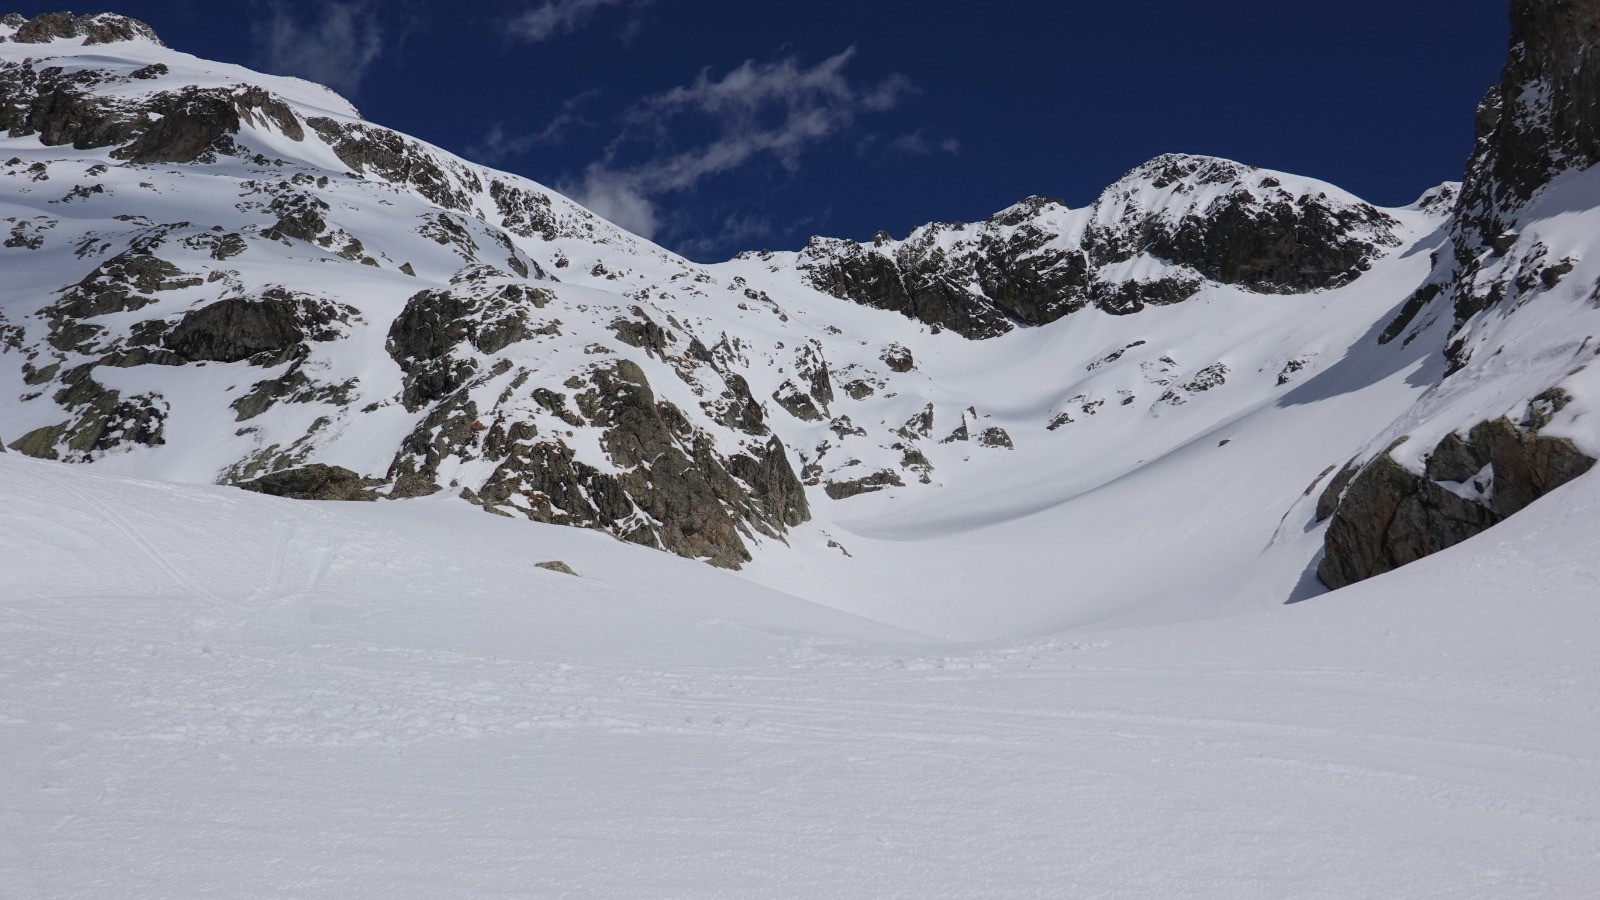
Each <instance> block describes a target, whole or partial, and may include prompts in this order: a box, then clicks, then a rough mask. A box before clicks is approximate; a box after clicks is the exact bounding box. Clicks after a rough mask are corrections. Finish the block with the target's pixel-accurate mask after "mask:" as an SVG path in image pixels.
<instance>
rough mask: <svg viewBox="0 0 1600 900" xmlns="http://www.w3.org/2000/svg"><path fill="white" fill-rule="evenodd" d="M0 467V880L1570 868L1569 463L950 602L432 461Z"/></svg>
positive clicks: (1586, 827) (519, 879) (1460, 889)
mask: <svg viewBox="0 0 1600 900" xmlns="http://www.w3.org/2000/svg"><path fill="white" fill-rule="evenodd" d="M0 476H3V479H4V484H5V485H6V491H7V502H6V503H5V504H4V506H3V507H0V554H3V555H4V556H5V558H7V559H9V560H28V561H29V562H28V565H26V566H20V567H19V566H15V565H11V566H7V567H5V569H4V571H3V572H0V595H3V596H4V597H5V598H6V599H5V602H4V603H3V604H0V629H4V632H5V640H4V641H3V642H0V672H3V673H4V677H5V684H6V685H7V686H6V689H5V690H4V691H3V692H0V734H4V735H5V738H4V741H5V746H6V747H7V759H8V764H7V765H6V766H5V767H4V768H3V770H0V834H3V835H5V837H4V838H0V877H3V878H4V883H5V884H6V885H8V887H7V891H6V892H7V893H8V894H9V895H11V896H18V897H41V898H45V897H68V896H88V895H104V894H105V893H108V892H109V893H114V894H116V895H117V896H120V897H130V898H131V897H156V896H205V895H220V896H229V897H267V896H284V895H294V896H301V897H339V896H349V895H351V894H352V893H361V894H363V895H365V894H381V895H384V896H392V897H412V896H416V897H438V896H559V895H581V896H592V897H634V896H643V895H649V896H663V897H719V896H725V897H746V896H752V895H761V896H786V897H789V896H792V897H824V896H828V897H832V896H837V897H850V896H861V895H863V894H868V895H872V896H888V897H971V896H997V897H998V896H1004V897H1030V896H1038V897H1046V896H1048V897H1056V896H1061V895H1063V894H1064V893H1065V894H1070V895H1073V896H1149V895H1161V896H1178V895H1181V896H1192V897H1218V898H1222V897H1226V898H1249V897H1263V898H1266V897H1282V896H1297V897H1349V896H1438V897H1467V896H1547V897H1573V896H1582V895H1584V894H1585V893H1586V892H1587V890H1588V886H1589V885H1591V884H1592V883H1593V881H1594V879H1595V877H1596V876H1597V875H1600V857H1597V856H1596V854H1595V850H1594V848H1595V847H1596V846H1600V823H1597V821H1596V819H1595V817H1594V814H1593V810H1594V809H1595V808H1596V805H1597V804H1600V777H1597V775H1600V758H1597V756H1596V754H1595V749H1594V748H1595V746H1596V742H1597V739H1600V716H1596V710H1595V700H1594V698H1595V697H1596V696H1600V681H1597V679H1600V668H1597V667H1596V666H1595V664H1594V652H1593V641H1592V640H1589V639H1588V638H1587V637H1586V636H1587V635H1592V634H1593V633H1594V632H1595V629H1596V628H1597V627H1600V620H1597V618H1596V616H1597V615H1600V613H1597V608H1596V606H1595V604H1594V603H1593V598H1594V596H1595V592H1596V590H1597V587H1600V585H1597V577H1600V574H1597V572H1596V570H1595V568H1594V566H1592V565H1590V564H1589V563H1587V562H1585V560H1589V559H1593V558H1594V553H1595V550H1596V547H1595V544H1594V538H1593V531H1592V529H1590V528H1589V527H1588V523H1589V522H1590V521H1592V519H1593V517H1594V516H1595V515H1596V514H1597V513H1600V493H1597V491H1596V488H1595V484H1596V483H1595V482H1594V481H1593V480H1583V481H1580V482H1579V483H1577V484H1574V485H1570V486H1568V487H1567V488H1564V489H1562V491H1560V492H1558V493H1557V494H1555V495H1553V496H1552V497H1549V498H1547V499H1546V500H1545V501H1543V502H1541V503H1539V504H1536V505H1535V506H1534V507H1533V508H1531V509H1530V510H1528V511H1527V512H1526V513H1524V514H1523V515H1521V516H1519V517H1517V518H1515V519H1513V520H1511V521H1509V522H1507V523H1506V524H1505V525H1503V526H1500V527H1499V528H1498V529H1497V530H1496V532H1495V536H1494V539H1493V540H1491V541H1488V542H1485V543H1483V544H1481V545H1480V546H1478V547H1475V548H1469V547H1466V546H1463V547H1458V548H1455V549H1453V550H1449V551H1445V552H1444V553H1442V554H1440V555H1438V556H1436V557H1434V558H1431V559H1428V560H1425V561H1423V562H1421V563H1418V564H1416V565H1415V566H1413V567H1410V568H1408V569H1406V570H1404V571H1402V572H1398V573H1394V574H1392V575H1388V576H1383V577H1381V578H1378V579H1375V580H1373V581H1370V582H1367V583H1365V584H1362V585H1358V586H1356V587H1353V588H1350V589H1347V590H1345V591H1342V592H1340V593H1339V594H1338V595H1336V596H1329V597H1324V598H1319V599H1317V600H1312V601H1309V602H1305V603H1300V604H1296V605H1293V606H1287V607H1286V606H1275V607H1272V608H1267V609H1260V610H1256V611H1254V612H1250V613H1247V614H1243V615H1239V616H1233V617H1225V618H1215V619H1210V620H1206V621H1197V622H1190V623H1186V624H1184V623H1179V624H1165V625H1152V626H1146V627H1096V628H1086V629H1080V630H1078V631H1075V632H1071V633H1067V634H1060V635H1055V636H1050V637H1038V638H1031V639H1026V640H1006V641H998V642H990V643H976V644H974V643H945V642H939V641H933V640H928V639H917V638H913V637H911V636H908V635H904V634H897V633H895V632H893V631H891V630H888V629H885V628H883V627H881V626H875V625H872V624H871V623H868V622H865V621H863V620H860V619H852V618H849V617H846V616H842V615H840V614H839V613H836V612H833V611H830V610H828V609H826V608H825V607H821V606H818V605H815V604H811V603H806V602H803V601H800V600H797V599H795V598H793V597H788V596H785V595H783V594H779V593H776V592H772V591H763V590H761V589H759V588H754V587H752V586H751V585H750V584H749V583H748V582H747V581H744V580H742V579H740V578H739V577H738V576H736V575H732V574H729V573H724V572H720V571H718V570H714V569H711V568H709V567H706V566H702V565H698V564H695V563H692V562H688V561H685V560H678V559H675V558H673V557H670V556H667V555H664V554H660V553H654V552H650V551H647V550H643V549H639V548H630V547H627V546H626V545H623V544H619V543H617V542H614V541H611V540H609V539H607V538H604V537H602V536H600V535H596V534H593V533H591V532H585V531H579V530H575V529H566V528H556V527H551V526H543V525H533V524H528V523H518V522H512V521H507V520H503V519H499V518H495V517H490V516H484V515H482V514H481V513H477V512H475V511H474V510H472V508H471V507H468V506H466V505H464V504H459V503H454V502H451V501H448V500H443V499H425V500H417V501H412V502H409V503H395V504H376V505H375V504H348V503H346V504H334V503H305V502H298V501H289V500H281V499H276V498H266V497H259V496H256V495H252V494H246V493H243V492H240V491H235V490H232V489H228V488H221V487H188V486H177V485H172V484H169V483H159V482H144V481H134V480H129V479H127V478H126V477H125V476H115V475H109V474H101V473H100V470H98V469H84V468H63V467H60V466H58V465H56V464H52V463H46V462H39V461H32V460H26V459H21V458H19V457H18V456H17V455H16V454H7V455H5V456H3V457H0ZM549 558H560V559H563V560H565V561H567V562H568V563H570V564H571V565H572V567H573V568H574V569H575V570H576V571H577V572H578V573H579V574H580V576H581V577H576V578H575V577H572V576H568V575H561V574H555V573H551V572H547V571H543V570H540V569H536V568H534V567H533V565H532V564H533V563H534V562H536V561H540V560H543V559H549ZM1530 585H1532V586H1534V587H1532V588H1530ZM1512 597H1515V598H1521V600H1520V602H1507V599H1508V598H1512Z"/></svg>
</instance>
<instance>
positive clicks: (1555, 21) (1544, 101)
mask: <svg viewBox="0 0 1600 900" xmlns="http://www.w3.org/2000/svg"><path fill="white" fill-rule="evenodd" d="M1476 125H1477V129H1476V131H1477V136H1476V141H1475V144H1474V147H1473V152H1472V157H1471V159H1470V160H1469V161H1468V163H1467V172H1466V176H1465V178H1464V179H1463V182H1462V188H1461V197H1460V200H1459V203H1458V206H1457V218H1456V225H1455V232H1454V236H1453V245H1454V250H1455V253H1454V259H1453V260H1452V263H1453V265H1454V268H1455V271H1454V272H1449V271H1446V272H1444V273H1441V277H1439V278H1437V279H1436V281H1439V282H1441V283H1449V284H1452V285H1453V291H1452V296H1453V301H1454V307H1455V316H1456V320H1457V322H1458V323H1461V322H1465V321H1466V320H1467V319H1469V318H1471V317H1472V316H1473V315H1474V314H1475V313H1477V312H1480V311H1482V310H1484V309H1487V308H1489V307H1491V306H1495V305H1497V304H1498V303H1500V302H1501V301H1503V300H1505V299H1506V298H1507V296H1508V294H1509V293H1511V291H1510V290H1508V286H1507V285H1506V284H1505V283H1504V281H1503V280H1500V279H1496V278H1493V277H1486V275H1485V269H1487V268H1489V267H1490V266H1492V265H1493V263H1494V262H1495V261H1496V260H1497V259H1498V257H1500V256H1504V255H1505V254H1506V253H1507V252H1508V251H1509V250H1510V249H1511V246H1512V245H1514V244H1515V243H1516V240H1517V233H1516V214H1517V211H1518V210H1519V209H1520V208H1521V207H1522V206H1523V205H1524V204H1526V203H1527V202H1528V200H1530V199H1531V198H1532V197H1533V195H1534V194H1535V192H1537V191H1538V190H1539V189H1540V188H1541V187H1543V186H1544V185H1546V184H1548V183H1549V182H1550V181H1551V179H1553V178H1555V177H1556V176H1557V175H1559V174H1560V173H1562V172H1565V171H1568V170H1576V169H1584V168H1588V167H1590V166H1593V165H1595V164H1596V163H1597V162H1600V3H1597V2H1595V0H1513V2H1512V4H1511V49H1510V54H1509V57H1508V60H1507V62H1506V66H1505V69H1504V70H1503V72H1502V73H1501V78H1500V83H1499V84H1496V85H1495V86H1494V87H1492V88H1490V89H1489V92H1488V93H1487V94H1486V95H1485V96H1484V98H1483V101H1482V102H1481V103H1480V104H1479V106H1478V113H1477V121H1476ZM1461 353H1462V351H1461V350H1460V349H1459V348H1458V350H1457V356H1458V357H1459V356H1460V355H1461ZM1457 367H1458V368H1459V365H1458V366H1457Z"/></svg>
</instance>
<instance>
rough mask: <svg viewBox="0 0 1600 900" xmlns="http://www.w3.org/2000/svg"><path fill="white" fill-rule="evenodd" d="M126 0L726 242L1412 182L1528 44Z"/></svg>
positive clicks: (1333, 32)
mask: <svg viewBox="0 0 1600 900" xmlns="http://www.w3.org/2000/svg"><path fill="white" fill-rule="evenodd" d="M107 4H108V5H107V7H106V8H107V9H110V11H114V12H121V13H124V14H127V15H132V16H135V17H137V18H141V19H144V20H145V21H147V22H149V23H150V24H151V25H153V26H155V28H156V29H157V31H158V32H159V33H160V34H161V35H162V36H163V38H164V39H165V40H166V41H167V43H168V44H170V45H171V46H173V47H175V48H177V49H180V50H185V51H188V52H191V53H195V54H198V55H201V56H209V57H212V58H216V59H222V60H228V61H232V62H239V63H244V64H246V65H250V66H253V67H256V68H261V69H266V70H268V71H276V72H281V73H284V74H300V75H304V76H307V77H311V78H314V79H316V80H321V81H327V82H332V83H334V85H335V86H336V87H337V88H339V89H340V90H341V92H343V93H345V94H346V95H347V96H349V97H351V99H353V100H354V101H355V103H356V104H357V105H358V106H359V107H360V108H361V110H362V112H363V113H364V114H365V115H366V116H367V117H368V118H369V119H371V120H373V121H375V122H378V123H381V124H384V125H388V126H391V127H394V128H398V129H400V130H402V131H405V132H409V133H411V134H413V135H416V136H418V137H421V138H424V139H426V140H429V141H432V142H434V143H437V144H439V145H441V146H444V147H447V148H449V149H451V150H453V151H456V152H458V153H462V154H463V155H466V156H469V157H473V158H476V159H478V160H479V161H482V162H486V163H490V164H493V165H495V166H497V167H499V168H503V169H507V170H510V171H513V172H518V173H520V174H523V175H527V176H528V177H530V178H533V179H535V180H537V181H540V182H543V183H544V184H547V185H550V186H552V187H556V188H560V189H563V190H566V191H567V192H569V193H571V194H573V195H574V196H577V197H578V198H579V199H582V200H586V201H588V202H590V203H592V204H593V205H595V206H596V207H598V208H600V209H601V211H602V212H606V213H608V214H610V215H612V216H613V217H614V218H617V219H618V220H619V221H621V222H623V223H624V224H626V225H630V226H633V227H635V229H636V230H641V231H644V232H647V233H649V234H651V235H652V236H653V237H654V238H655V239H656V240H658V241H660V242H661V243H663V244H665V245H666V246H668V247H671V248H673V249H677V250H679V251H682V252H685V253H687V254H688V255H690V256H692V257H695V258H699V259H703V260H715V259H721V258H725V257H727V256H728V255H731V254H732V253H734V252H736V251H738V250H741V249H758V248H762V247H772V248H775V249H794V248H797V247H799V246H800V245H801V244H802V243H803V242H804V240H805V238H806V237H807V236H809V235H811V234H815V233H823V234H829V235H835V236H841V237H852V238H858V239H863V238H866V237H868V236H870V235H871V234H872V233H873V232H874V231H876V230H878V229H880V228H884V229H888V230H889V231H890V232H892V233H894V234H896V235H897V236H898V235H903V234H904V233H905V232H907V231H908V230H909V229H910V228H912V227H914V226H915V225H918V224H921V223H923V222H927V221H931V220H955V219H963V220H969V221H970V220H974V219H979V218H982V217H984V216H986V215H988V214H990V213H992V212H994V211H996V210H998V209H1001V208H1003V207H1005V206H1007V205H1009V204H1011V203H1013V202H1015V201H1016V200H1019V199H1021V198H1022V197H1025V196H1027V195H1029V194H1041V195H1045V196H1053V197H1062V198H1064V199H1065V200H1067V201H1068V202H1069V203H1071V204H1073V205H1075V206H1077V205H1083V204H1086V203H1088V202H1090V201H1091V200H1092V199H1093V198H1094V196H1095V195H1096V194H1097V193H1098V192H1099V190H1100V189H1101V188H1102V187H1104V186H1105V185H1106V184H1108V183H1110V182H1111V181H1113V180H1115V179H1116V178H1117V177H1118V176H1119V175H1120V174H1122V173H1123V172H1124V171H1126V170H1127V169H1129V168H1132V167H1133V166H1135V165H1137V164H1138V163H1140V162H1142V161H1144V160H1145V159H1148V158H1149V157H1151V156H1154V155H1156V154H1158V153H1163V152H1169V151H1181V152H1188V153H1207V154H1214V155H1218V156H1226V157H1229V158H1232V159H1236V160H1239V161H1241V162H1247V163H1251V164H1255V165H1260V166H1266V167H1270V168H1275V169H1282V170H1287V171H1291V172H1296V173H1300V174H1304V175H1311V176H1314V177H1318V178H1322V179H1325V180H1327V181H1331V182H1333V183H1335V184H1338V185H1340V186H1342V187H1344V188H1347V189H1349V190H1351V191H1354V192H1355V193H1357V194H1360V195H1361V196H1363V197H1366V198H1367V199H1369V200H1372V201H1374V202H1378V203H1383V204H1403V203H1407V202H1410V201H1411V200H1412V199H1413V198H1415V197H1416V196H1417V195H1418V194H1420V193H1421V192H1422V191H1423V190H1425V189H1426V188H1428V187H1430V186H1432V185H1434V184H1436V183H1438V182H1440V181H1445V180H1450V179H1455V178H1459V177H1460V173H1461V169H1462V163H1463V161H1464V159H1465V157H1466V154H1467V152H1468V150H1469V149H1470V145H1471V130H1472V111H1473V106H1474V104H1475V103H1476V102H1477V100H1478V98H1479V97H1480V96H1481V95H1482V93H1483V91H1484V90H1485V89H1486V88H1487V87H1488V86H1489V84H1490V83H1492V82H1493V81H1494V80H1495V79H1496V78H1497V76H1498V73H1499V68H1500V65H1501V63H1502V62H1503V60H1504V56H1505V43H1506V2H1505V0H1400V2H1397V0H1343V2H1339V3H1296V2H1284V0H1212V2H1209V3H1196V2H1194V0H1144V2H1140V0H1127V2H1122V3H1111V4H1105V3H1076V2H1070V0H1068V2H1053V3H1044V2H1020V0H989V2H985V3H964V2H963V3H958V2H949V0H921V2H913V0H878V2H862V0H849V2H844V0H808V2H804V3H798V2H759V0H758V2H751V0H454V2H450V3H442V2H436V0H345V2H326V0H238V2H218V0H107ZM14 5H16V4H15V0H14ZM20 7H21V10H20V11H22V12H24V13H27V14H33V13H37V12H43V11H46V10H49V9H57V8H60V4H57V3H49V2H46V3H42V4H41V3H38V2H24V3H21V4H20ZM78 11H80V12H90V11H100V10H99V9H95V10H90V9H87V8H80V9H79V10H78Z"/></svg>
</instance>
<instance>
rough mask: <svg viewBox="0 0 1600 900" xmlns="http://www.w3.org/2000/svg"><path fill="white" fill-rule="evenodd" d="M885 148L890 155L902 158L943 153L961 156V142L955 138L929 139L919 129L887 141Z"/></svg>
mask: <svg viewBox="0 0 1600 900" xmlns="http://www.w3.org/2000/svg"><path fill="white" fill-rule="evenodd" d="M885 148H886V149H887V150H888V151H889V152H890V153H897V154H900V155H902V156H933V155H934V154H936V153H943V154H946V155H948V156H959V155H960V154H961V142H960V141H958V140H956V139H955V138H948V137H947V138H930V137H927V136H926V135H924V134H923V133H922V131H921V130H920V129H919V130H917V131H914V132H912V133H911V134H902V135H900V136H899V137H897V138H895V139H894V140H891V141H889V143H888V144H886V145H885Z"/></svg>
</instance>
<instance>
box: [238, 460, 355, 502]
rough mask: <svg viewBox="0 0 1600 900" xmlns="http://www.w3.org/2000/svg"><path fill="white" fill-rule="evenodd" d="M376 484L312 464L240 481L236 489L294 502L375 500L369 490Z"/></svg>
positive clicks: (346, 470)
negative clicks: (293, 500) (287, 498)
mask: <svg viewBox="0 0 1600 900" xmlns="http://www.w3.org/2000/svg"><path fill="white" fill-rule="evenodd" d="M380 483H381V482H380V481H378V480H377V479H368V478H362V477H361V476H360V475H357V474H356V473H355V472H352V471H350V470H349V469H346V468H343V467H341V466H328V465H323V464H321V463H314V464H312V465H309V466H301V467H299V468H295V469H285V470H284V471H281V472H273V473H271V474H269V475H263V476H261V477H260V478H255V479H252V480H250V481H241V482H239V483H238V484H237V485H236V487H240V488H243V489H245V490H247V491H254V492H255V493H258V494H270V495H272V496H274V497H289V498H292V499H295V500H376V499H378V495H377V494H376V493H374V492H373V491H372V486H374V485H377V484H380Z"/></svg>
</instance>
